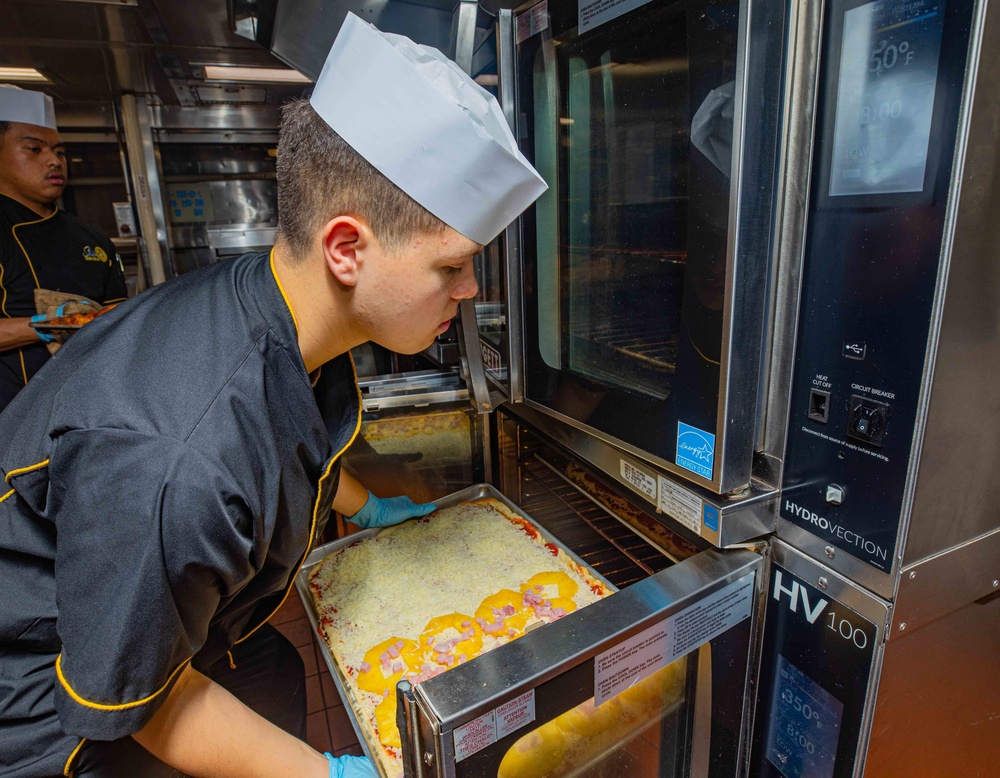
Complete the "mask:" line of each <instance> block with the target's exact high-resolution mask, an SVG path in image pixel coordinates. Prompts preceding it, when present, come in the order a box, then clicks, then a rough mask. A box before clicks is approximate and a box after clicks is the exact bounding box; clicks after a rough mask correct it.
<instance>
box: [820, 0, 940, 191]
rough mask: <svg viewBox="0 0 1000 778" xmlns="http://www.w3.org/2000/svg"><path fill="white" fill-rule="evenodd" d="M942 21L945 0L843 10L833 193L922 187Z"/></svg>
mask: <svg viewBox="0 0 1000 778" xmlns="http://www.w3.org/2000/svg"><path fill="white" fill-rule="evenodd" d="M943 27H944V1H943V0H910V2H902V3H901V2H895V0H877V1H876V2H873V3H866V4H865V5H860V6H858V7H856V8H852V9H851V10H849V11H846V12H845V13H844V33H843V41H842V43H841V50H840V74H839V76H840V77H839V84H838V87H837V108H836V124H835V128H834V148H833V157H832V160H831V163H830V196H841V195H867V194H888V193H894V192H920V191H921V190H923V187H924V170H925V168H926V166H927V149H928V144H929V143H930V134H931V115H932V114H933V111H934V91H935V87H936V85H937V70H938V59H939V56H940V54H941V33H942V29H943Z"/></svg>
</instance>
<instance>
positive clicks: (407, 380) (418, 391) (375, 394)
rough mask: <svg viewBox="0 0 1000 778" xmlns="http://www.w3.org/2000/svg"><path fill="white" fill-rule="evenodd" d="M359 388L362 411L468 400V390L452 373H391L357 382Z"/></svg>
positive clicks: (455, 373) (455, 374)
mask: <svg viewBox="0 0 1000 778" xmlns="http://www.w3.org/2000/svg"><path fill="white" fill-rule="evenodd" d="M358 387H359V388H360V389H361V408H362V410H363V411H365V412H369V411H379V410H384V409H386V408H414V407H416V408H419V407H422V406H425V405H433V404H437V403H446V402H455V401H458V400H467V399H469V390H468V389H466V387H465V384H464V383H463V382H462V380H461V378H460V377H459V375H458V371H455V370H445V371H441V370H421V371H417V372H413V373H390V374H387V375H380V376H376V377H374V378H367V379H360V380H359V381H358Z"/></svg>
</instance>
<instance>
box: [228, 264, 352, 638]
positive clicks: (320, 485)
mask: <svg viewBox="0 0 1000 778" xmlns="http://www.w3.org/2000/svg"><path fill="white" fill-rule="evenodd" d="M271 273H272V274H273V275H274V280H275V281H276V282H277V284H278V289H279V290H280V291H281V296H282V297H284V298H285V305H287V306H288V312H289V313H291V314H292V321H293V322H294V321H295V312H294V311H292V306H291V305H289V302H288V298H287V297H286V296H285V290H284V289H282V288H281V282H280V281H278V274H277V273H276V272H275V270H274V249H273V248H272V249H271ZM347 357H348V359H350V360H351V374H352V375H353V376H354V391H356V392H357V393H358V415H357V421H355V423H354V432H352V433H351V438H350V440H348V441H347V443H346V444H345V445H344V447H343V448H341V449H340V451H338V452H337V453H336V454H334V455H333V456H332V457H330V461H329V462H328V463H327V466H326V472H324V473H323V475H321V476H320V478H319V483H318V484H317V486H316V504H315V505H313V515H312V523H311V525H310V527H309V542H308V543H306V550H305V553H304V554H302V558H301V559H300V560H299V564H298V565H297V566H296V568H295V572H294V573H293V574H292V575H291V577H290V578H289V579H288V588H287V589H285V594H284V595H283V596H282V598H281V602H279V603H278V606H277V607H276V608H275V609H274V610H273V611H271V612H270V613H269V614H268V616H267V618H266V619H264V620H263V621H262V622H261V623H260V624H258V625H257V626H256V627H254V628H253V629H252V630H250V631H249V632H248V633H247V634H245V635H244V636H243V637H241V638H240V639H239V640H237V641H236V643H242V642H243V641H244V640H246V639H247V638H248V637H250V636H251V635H252V634H253V633H254V632H256V631H257V630H258V629H260V628H261V627H263V626H264V625H265V624H267V622H268V621H270V620H271V617H272V616H274V614H275V613H277V612H278V609H279V608H281V606H282V605H284V604H285V600H287V599H288V595H289V594H290V593H291V591H292V587H294V586H295V578H296V577H297V576H298V574H299V570H301V569H302V565H304V564H305V561H306V557H308V556H309V552H310V551H312V546H313V541H314V540H315V539H316V537H315V535H316V520H317V518H318V517H319V506H320V503H322V502H323V484H324V482H325V481H326V479H327V478H329V476H330V472H331V471H332V470H333V466H334V464H335V463H336V462H337V460H338V459H340V457H341V455H342V454H343V453H344V452H345V451H347V449H348V448H350V446H351V444H352V443H353V442H354V439H355V438H356V437H357V436H358V433H359V432H360V431H361V387H359V386H358V369H357V368H356V367H355V366H354V356H353V355H352V354H351V352H350V351H348V352H347Z"/></svg>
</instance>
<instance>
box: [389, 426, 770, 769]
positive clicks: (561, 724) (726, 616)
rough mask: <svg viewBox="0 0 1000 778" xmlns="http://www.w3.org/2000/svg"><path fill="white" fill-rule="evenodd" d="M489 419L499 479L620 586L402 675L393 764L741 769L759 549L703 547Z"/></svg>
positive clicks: (563, 458)
mask: <svg viewBox="0 0 1000 778" xmlns="http://www.w3.org/2000/svg"><path fill="white" fill-rule="evenodd" d="M497 427H498V433H497V437H498V451H499V481H500V488H501V491H502V492H503V493H504V494H505V495H506V496H507V497H508V498H509V499H511V500H512V501H514V502H515V503H516V504H517V505H518V506H519V507H520V508H521V509H522V510H523V511H525V512H526V513H527V515H529V516H531V518H532V520H533V521H534V522H535V523H537V524H538V525H539V526H540V527H541V528H542V529H543V530H544V531H546V532H548V533H549V534H550V535H551V536H552V537H553V538H554V539H555V540H556V542H558V543H560V544H562V545H563V546H565V547H566V548H568V549H569V550H570V551H572V552H573V553H574V554H576V555H577V556H578V557H579V558H580V559H581V560H582V561H583V562H585V563H586V564H587V565H589V566H590V567H591V568H592V569H593V570H594V571H596V572H597V573H598V574H599V575H600V576H602V577H603V578H604V579H605V580H607V581H609V582H610V583H611V584H613V585H614V586H616V587H618V589H619V591H617V592H616V593H614V594H612V595H611V596H610V597H608V598H606V599H604V600H601V601H599V602H597V603H595V604H593V605H590V606H588V607H587V608H584V609H582V610H581V611H580V612H579V613H574V614H571V615H570V616H567V617H566V618H563V619H561V620H559V621H557V622H555V623H553V624H550V625H547V626H544V627H541V628H539V629H537V630H532V631H530V632H529V633H528V634H527V635H525V636H524V637H522V638H519V639H518V640H516V641H513V642H512V643H510V644H508V645H505V646H500V647H499V648H497V649H495V650H493V651H491V652H489V653H487V654H483V655H482V656H480V657H477V658H476V659H474V660H472V661H471V662H469V663H467V664H462V665H459V666H457V667H455V668H453V669H451V670H449V671H448V672H446V673H444V674H442V675H440V676H438V677H436V678H432V679H429V680H427V681H424V682H423V683H421V684H420V685H419V686H417V687H415V688H411V689H406V688H405V687H404V688H403V690H402V694H401V695H400V697H399V701H400V704H399V706H398V713H397V720H398V723H399V729H400V732H401V733H402V738H403V759H404V771H405V774H406V775H407V776H489V777H490V778H494V777H497V778H499V777H501V776H503V777H505V778H507V777H509V778H535V777H537V778H542V777H543V776H547V777H548V778H555V776H580V777H581V778H582V777H583V776H591V777H593V778H598V777H603V776H635V777H636V778H644V777H645V776H649V777H650V778H652V777H653V776H657V777H658V776H719V777H720V778H721V777H722V776H726V777H727V778H728V777H730V776H736V775H738V774H739V768H740V764H741V757H740V755H741V754H744V753H745V751H746V742H747V738H748V736H749V713H748V710H749V708H748V704H747V697H748V691H749V688H750V687H749V678H750V674H749V673H750V667H751V666H752V662H751V657H752V656H753V646H754V645H755V643H756V641H755V635H756V633H757V625H756V614H757V612H758V607H757V605H758V602H759V596H760V593H759V586H760V580H761V575H762V573H761V570H762V567H761V564H762V557H761V556H760V555H759V554H757V553H755V552H754V551H750V550H739V551H734V552H720V551H716V550H704V549H705V545H704V543H702V542H700V541H699V540H698V538H696V537H694V536H692V535H690V534H688V533H686V532H685V531H684V530H682V529H679V528H670V527H666V526H664V525H663V524H662V523H660V522H659V521H657V519H656V518H655V517H654V516H653V515H651V514H649V513H647V512H645V511H643V510H642V509H641V508H640V507H638V506H637V505H636V504H635V503H633V502H631V501H629V500H628V499H627V497H626V496H625V495H624V494H623V493H622V492H621V490H619V489H617V488H616V486H615V484H613V483H608V482H606V481H605V480H603V478H602V476H601V475H600V474H599V473H598V472H596V471H591V470H589V469H587V467H586V465H585V464H583V463H582V462H580V461H579V460H577V459H575V458H574V457H573V456H572V455H571V454H570V453H569V452H567V451H565V450H563V449H562V448H560V447H558V446H557V445H556V444H554V443H553V442H551V441H548V440H547V439H545V438H544V437H542V436H540V435H539V434H537V433H536V432H535V431H534V430H533V429H532V428H531V427H528V426H526V425H524V424H522V423H521V422H519V421H518V420H517V419H516V418H514V417H513V416H510V415H509V414H508V413H507V412H506V411H504V410H501V411H500V412H499V413H498V414H497ZM399 691H400V690H399V689H397V693H398V692H399Z"/></svg>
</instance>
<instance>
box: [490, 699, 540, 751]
mask: <svg viewBox="0 0 1000 778" xmlns="http://www.w3.org/2000/svg"><path fill="white" fill-rule="evenodd" d="M534 720H535V690H534V689H532V690H531V691H529V692H525V693H524V694H522V695H521V696H520V697H515V698H514V699H513V700H511V701H510V702H505V703H504V704H503V705H501V706H500V707H499V708H497V740H499V739H500V738H502V737H504V736H505V735H509V734H510V733H511V732H514V731H515V730H518V729H520V728H521V727H523V726H524V725H525V724H530V723H531V722H532V721H534Z"/></svg>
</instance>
